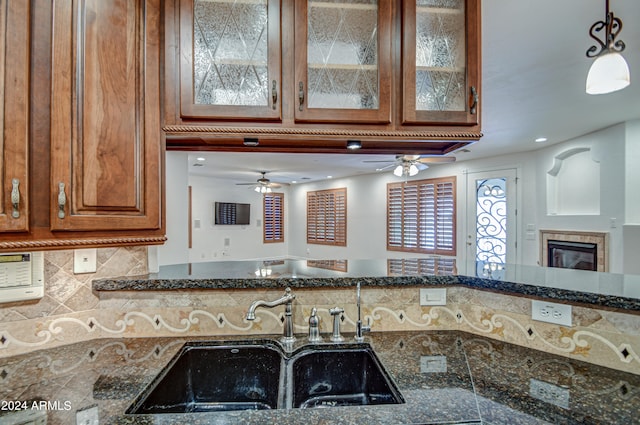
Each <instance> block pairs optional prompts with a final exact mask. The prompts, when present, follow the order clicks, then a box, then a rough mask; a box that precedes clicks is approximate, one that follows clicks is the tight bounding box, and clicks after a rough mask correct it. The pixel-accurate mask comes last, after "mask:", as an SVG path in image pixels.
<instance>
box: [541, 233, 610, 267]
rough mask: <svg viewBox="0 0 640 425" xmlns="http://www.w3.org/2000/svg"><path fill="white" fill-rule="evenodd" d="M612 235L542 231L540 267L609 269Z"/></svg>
mask: <svg viewBox="0 0 640 425" xmlns="http://www.w3.org/2000/svg"><path fill="white" fill-rule="evenodd" d="M608 257H609V235H608V234H607V233H598V232H576V231H563V230H541V231H540V265H542V266H544V267H561V268H568V269H578V270H593V271H599V272H606V271H608V270H609V261H608Z"/></svg>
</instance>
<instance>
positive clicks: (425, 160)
mask: <svg viewBox="0 0 640 425" xmlns="http://www.w3.org/2000/svg"><path fill="white" fill-rule="evenodd" d="M455 160H456V158H455V157H453V156H421V155H396V157H395V159H393V160H386V161H385V160H382V161H378V160H376V161H364V162H386V163H388V164H389V165H385V166H384V167H381V168H376V171H385V170H388V169H390V168H393V174H394V175H395V176H397V177H402V176H405V177H406V176H409V177H413V176H415V175H416V174H418V173H419V172H420V171H421V170H426V169H427V168H429V165H427V164H441V163H449V162H455Z"/></svg>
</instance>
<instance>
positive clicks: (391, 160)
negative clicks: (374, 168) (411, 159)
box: [362, 159, 395, 162]
mask: <svg viewBox="0 0 640 425" xmlns="http://www.w3.org/2000/svg"><path fill="white" fill-rule="evenodd" d="M362 162H395V161H394V160H393V159H387V160H379V161H372V160H368V159H365V160H364V161H362Z"/></svg>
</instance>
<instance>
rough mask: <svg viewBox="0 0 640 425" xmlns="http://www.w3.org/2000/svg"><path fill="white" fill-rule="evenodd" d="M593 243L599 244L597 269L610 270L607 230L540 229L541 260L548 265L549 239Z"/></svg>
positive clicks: (545, 265) (544, 265)
mask: <svg viewBox="0 0 640 425" xmlns="http://www.w3.org/2000/svg"><path fill="white" fill-rule="evenodd" d="M550 240H553V241H563V242H581V243H593V244H596V245H597V247H598V248H597V271H599V272H608V271H609V234H608V233H605V232H578V231H573V230H540V262H539V264H540V265H541V266H543V267H547V266H548V265H549V264H548V258H547V247H548V244H549V241H550Z"/></svg>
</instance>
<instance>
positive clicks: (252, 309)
mask: <svg viewBox="0 0 640 425" xmlns="http://www.w3.org/2000/svg"><path fill="white" fill-rule="evenodd" d="M295 298H296V296H295V295H293V294H291V288H286V289H285V290H284V295H283V296H282V297H281V298H278V299H277V300H275V301H263V300H257V301H254V302H252V303H251V306H249V311H247V317H246V319H247V320H256V309H257V308H258V307H267V308H272V307H276V306H279V305H283V304H284V306H285V307H284V335H283V337H282V339H281V341H282V342H284V343H285V344H288V343H292V342H293V341H295V340H296V337H295V336H293V314H292V312H291V305H292V303H293V300H294V299H295Z"/></svg>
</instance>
